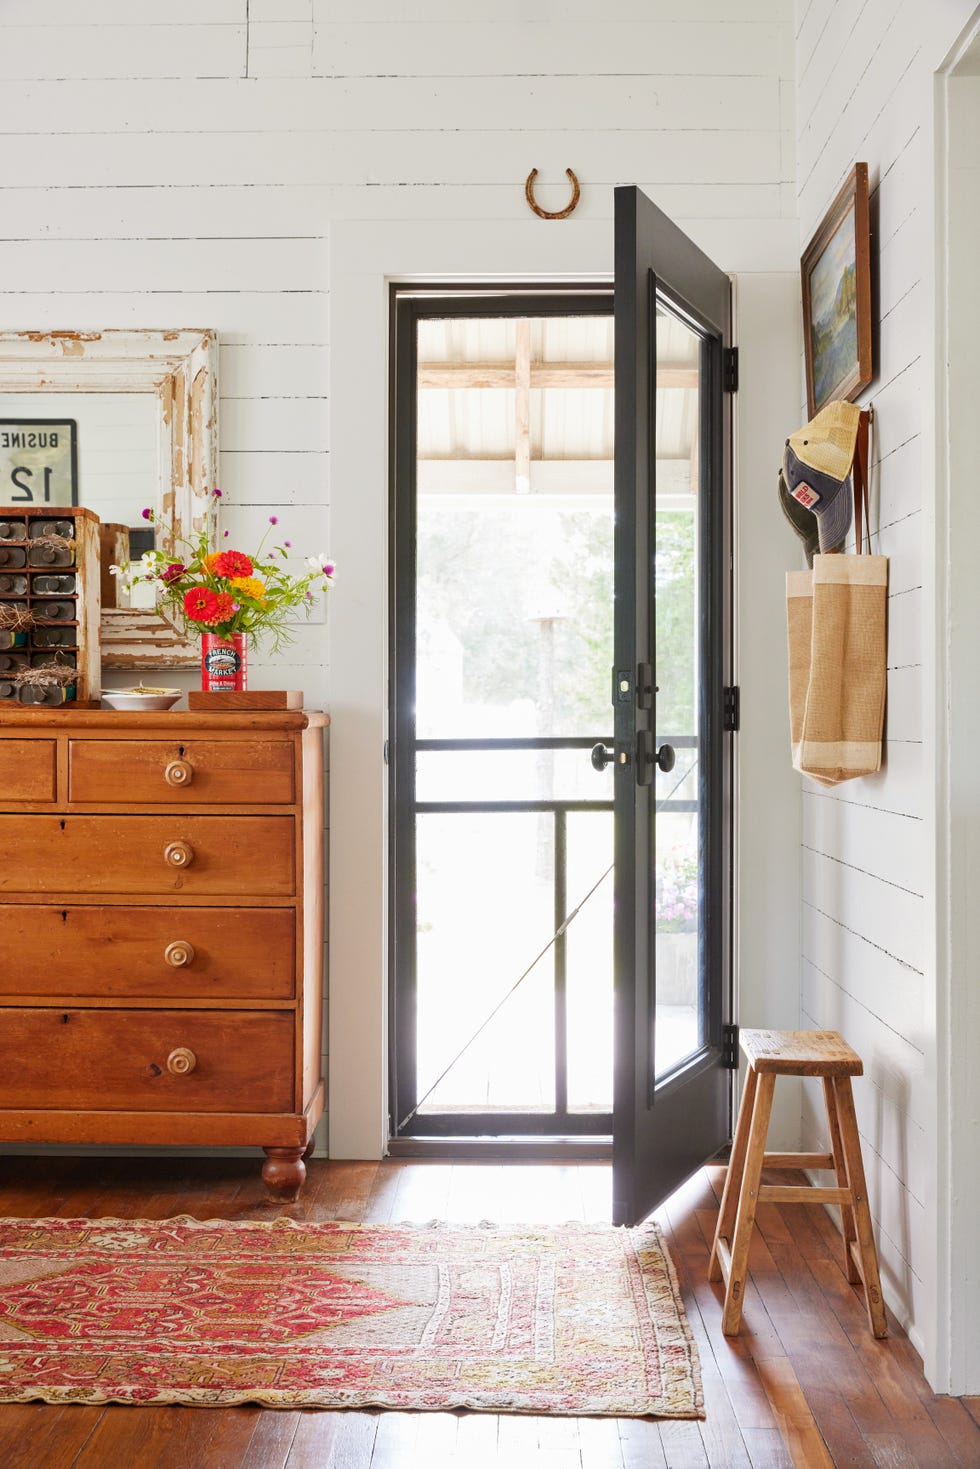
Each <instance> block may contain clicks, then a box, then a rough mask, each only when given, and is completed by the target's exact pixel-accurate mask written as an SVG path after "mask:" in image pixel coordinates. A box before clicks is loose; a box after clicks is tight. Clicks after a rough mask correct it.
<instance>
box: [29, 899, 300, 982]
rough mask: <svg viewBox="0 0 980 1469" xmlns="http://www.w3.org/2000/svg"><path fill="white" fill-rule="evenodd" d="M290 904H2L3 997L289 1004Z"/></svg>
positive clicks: (292, 932) (292, 946) (292, 978)
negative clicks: (161, 998) (97, 905)
mask: <svg viewBox="0 0 980 1469" xmlns="http://www.w3.org/2000/svg"><path fill="white" fill-rule="evenodd" d="M295 933H296V917H295V912H294V910H293V909H292V908H197V907H192V906H191V905H190V904H188V905H187V906H186V907H184V908H171V907H160V908H137V907H129V906H126V907H120V906H115V905H114V906H111V907H110V906H106V907H104V908H82V907H67V908H65V907H48V906H46V905H45V906H40V905H38V904H35V903H18V904H8V905H7V906H6V907H2V906H0V946H2V952H3V954H4V962H3V963H2V964H0V995H65V996H76V995H91V996H100V997H115V998H117V999H121V1000H125V999H127V998H151V997H158V996H163V995H165V996H167V997H168V998H170V999H173V998H174V997H177V996H179V997H180V998H182V999H195V1000H200V999H210V1000H243V999H249V998H251V999H265V1000H288V999H291V998H292V996H293V994H294V993H295V963H296V952H295Z"/></svg>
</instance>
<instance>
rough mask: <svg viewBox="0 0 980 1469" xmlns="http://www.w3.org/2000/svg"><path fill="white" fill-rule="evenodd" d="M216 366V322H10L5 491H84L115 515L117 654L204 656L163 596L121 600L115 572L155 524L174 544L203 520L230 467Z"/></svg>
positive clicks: (38, 495) (111, 649) (141, 662)
mask: <svg viewBox="0 0 980 1469" xmlns="http://www.w3.org/2000/svg"><path fill="white" fill-rule="evenodd" d="M216 367H217V338H216V335H215V333H214V332H212V331H197V330H184V331H133V332H130V331H104V332H68V331H63V332H44V333H42V332H6V333H0V504H2V505H15V504H17V505H21V504H22V505H24V507H25V509H26V508H29V506H30V505H31V504H37V505H43V504H48V505H57V504H69V505H70V504H78V505H84V506H85V507H86V508H88V509H90V510H92V511H94V512H95V514H96V515H98V516H99V517H100V519H101V520H102V521H103V560H104V562H105V563H106V565H104V567H103V577H102V585H103V608H102V618H101V642H102V664H103V667H104V668H107V669H113V668H118V669H137V668H147V667H150V668H187V667H193V666H194V665H195V663H196V661H197V657H198V649H197V644H196V642H194V641H192V640H191V639H188V638H187V637H185V635H184V633H183V630H182V629H181V628H180V626H179V625H177V624H176V623H175V622H174V621H173V620H172V619H171V618H170V617H168V616H165V615H163V614H161V613H160V612H157V610H156V608H155V607H153V606H138V605H133V602H132V601H131V604H130V605H129V606H126V607H121V606H115V605H108V603H109V602H111V601H112V600H113V599H114V595H115V591H116V587H115V582H114V579H113V578H110V577H108V576H107V575H106V574H105V572H106V570H107V563H108V562H109V561H119V560H125V559H127V558H128V557H130V556H131V557H132V558H133V559H137V558H138V557H139V555H140V554H141V553H142V552H143V551H145V550H147V549H149V547H150V546H152V545H153V543H154V534H155V535H156V539H157V542H158V544H159V545H160V546H161V549H163V550H171V549H172V548H173V545H174V542H175V541H176V540H178V539H179V538H181V537H183V536H186V535H189V534H193V532H194V531H195V530H197V529H199V528H200V526H201V524H202V523H203V516H204V509H205V505H206V503H207V496H208V493H209V492H210V490H211V489H212V488H213V487H214V486H215V483H216V480H217V457H218V453H217V450H218V445H217V426H216V411H217V371H216ZM148 505H149V506H152V507H153V509H154V512H155V516H156V521H155V527H154V526H151V525H150V524H149V523H148V522H147V521H146V520H144V519H143V516H142V511H143V509H144V508H145V507H146V506H148ZM139 591H140V588H139V587H137V588H134V592H135V593H137V594H138V593H139Z"/></svg>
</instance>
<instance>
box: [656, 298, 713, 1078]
mask: <svg viewBox="0 0 980 1469" xmlns="http://www.w3.org/2000/svg"><path fill="white" fill-rule="evenodd" d="M656 342H657V400H656V413H657V438H656V442H657V477H656V561H655V579H656V660H655V667H656V670H657V685H658V689H659V692H658V694H657V705H656V707H657V735H656V744H657V746H658V747H659V746H662V745H664V744H667V745H670V746H671V747H672V748H673V750H674V752H675V755H676V763H675V765H674V767H673V769H672V770H670V771H666V772H665V771H662V770H660V769H659V768H658V769H657V772H656V802H657V819H656V826H655V830H656V903H657V921H656V976H657V981H656V983H657V989H656V993H657V1008H656V1019H655V1031H654V1035H655V1065H656V1074H657V1077H658V1078H659V1077H662V1076H664V1075H666V1074H667V1073H668V1072H670V1071H672V1070H673V1069H674V1068H675V1067H676V1066H677V1065H679V1064H680V1063H681V1062H683V1061H684V1060H685V1059H686V1058H687V1057H688V1056H690V1055H692V1054H693V1053H694V1052H696V1051H698V1050H699V1049H700V1047H701V1045H702V1044H703V1042H704V1035H705V1016H704V1014H703V1006H702V1003H701V994H702V987H701V984H700V975H699V967H700V964H699V954H700V951H701V948H700V935H701V924H702V903H701V872H700V858H699V852H700V842H699V832H700V822H699V816H700V810H699V807H700V789H701V781H700V778H699V771H698V728H699V709H700V689H699V682H700V680H699V670H700V656H699V651H700V650H699V646H698V626H699V618H698V601H699V596H698V588H699V583H700V581H701V575H700V562H699V558H700V555H701V537H700V535H699V524H698V521H699V517H698V506H699V471H698V465H699V453H698V444H699V411H698V410H699V398H700V390H701V373H700V358H701V338H700V337H699V336H698V335H697V334H696V333H695V332H694V331H692V329H691V328H690V327H689V326H688V325H687V323H685V322H683V321H680V320H679V319H678V318H677V317H675V316H673V315H671V314H670V313H669V312H668V311H666V310H665V309H664V308H663V306H662V305H660V306H658V310H657V333H656Z"/></svg>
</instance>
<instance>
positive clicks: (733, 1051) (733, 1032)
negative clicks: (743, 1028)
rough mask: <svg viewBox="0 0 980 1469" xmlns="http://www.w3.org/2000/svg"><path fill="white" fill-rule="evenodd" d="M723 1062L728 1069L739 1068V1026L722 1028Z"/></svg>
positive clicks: (734, 1069)
mask: <svg viewBox="0 0 980 1469" xmlns="http://www.w3.org/2000/svg"><path fill="white" fill-rule="evenodd" d="M721 1064H722V1066H723V1067H724V1068H725V1070H726V1071H737V1070H738V1026H737V1025H723V1026H722V1028H721Z"/></svg>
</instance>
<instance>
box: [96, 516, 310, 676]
mask: <svg viewBox="0 0 980 1469" xmlns="http://www.w3.org/2000/svg"><path fill="white" fill-rule="evenodd" d="M220 499H221V491H220V490H212V492H211V495H210V496H209V499H208V511H207V515H206V516H205V523H204V527H203V529H202V530H201V531H200V532H199V533H198V534H197V535H196V536H194V537H193V538H192V539H190V540H180V541H178V542H177V545H178V546H179V547H180V548H181V554H182V555H183V557H184V558H185V559H184V560H179V559H178V557H177V555H176V554H167V553H166V552H164V551H160V550H153V551H146V552H145V553H144V554H143V556H142V557H141V558H140V560H139V561H131V562H128V563H127V564H126V565H125V566H110V568H109V571H110V573H111V574H112V575H113V576H118V577H119V579H120V582H121V584H122V585H123V586H125V587H131V586H133V585H134V584H136V583H137V582H144V583H150V584H152V585H154V586H155V588H156V593H157V605H158V606H160V605H164V606H169V607H172V608H173V609H174V610H175V611H176V612H177V613H178V615H179V616H180V617H182V618H183V619H184V623H185V626H186V627H187V628H188V630H189V631H191V632H198V633H206V632H209V633H217V635H218V636H219V637H222V638H231V637H233V636H234V635H235V634H236V633H250V634H251V635H252V637H253V638H254V639H255V640H256V642H258V641H260V640H261V639H262V638H263V637H268V638H270V639H271V641H272V645H273V649H278V648H279V647H280V646H281V645H282V644H283V643H288V642H289V641H290V637H291V633H290V629H289V624H290V622H294V621H295V620H296V617H297V615H298V613H300V612H302V613H303V614H304V615H305V616H307V617H309V615H310V612H311V610H312V608H313V604H314V602H315V600H316V596H317V594H318V593H319V592H325V591H326V590H327V588H328V587H329V586H330V583H331V581H332V580H333V576H334V569H335V568H334V564H333V562H332V561H331V560H330V558H329V557H328V556H327V555H326V554H322V555H320V556H308V557H307V558H306V562H305V566H306V570H305V571H304V572H303V573H302V575H300V576H295V575H293V574H292V573H291V572H289V571H287V569H286V565H285V563H286V561H287V560H288V558H289V553H290V549H291V542H289V541H283V542H282V544H281V545H278V546H271V547H269V548H268V549H267V548H266V541H267V540H268V538H269V533H270V531H271V530H272V527H273V526H275V525H277V524H278V516H276V515H270V516H269V526H268V528H267V530H266V532H265V535H264V536H263V537H262V540H261V541H260V543H259V545H258V547H257V549H256V551H255V552H254V554H253V555H250V556H249V555H246V554H245V552H244V551H238V550H234V549H229V550H224V551H217V550H215V549H214V542H215V541H216V540H217V534H218V531H217V519H218V514H217V512H218V502H219V501H220ZM143 519H144V520H149V521H151V522H152V521H153V520H154V519H155V516H154V513H153V511H152V510H149V509H147V510H144V511H143ZM224 535H225V536H227V535H228V532H227V531H225V532H224Z"/></svg>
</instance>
